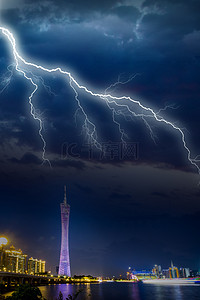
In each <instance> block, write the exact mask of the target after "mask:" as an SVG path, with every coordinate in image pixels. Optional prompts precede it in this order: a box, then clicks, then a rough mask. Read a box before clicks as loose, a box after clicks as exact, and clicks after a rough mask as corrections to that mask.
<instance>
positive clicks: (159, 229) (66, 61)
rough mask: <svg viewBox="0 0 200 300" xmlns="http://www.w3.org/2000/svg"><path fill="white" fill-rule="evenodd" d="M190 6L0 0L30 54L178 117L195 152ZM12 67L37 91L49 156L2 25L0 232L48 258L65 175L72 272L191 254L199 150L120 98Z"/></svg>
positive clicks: (189, 261)
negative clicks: (113, 97)
mask: <svg viewBox="0 0 200 300" xmlns="http://www.w3.org/2000/svg"><path fill="white" fill-rule="evenodd" d="M199 10H200V5H199V1H197V0H191V1H183V0H182V1H180V0H173V1H172V0H171V1H169V0H168V1H159V0H146V1H142V0H141V1H140V0H137V1H134V0H127V1H125V0H124V1H114V0H109V1H104V0H103V1H99V0H98V1H97V0H94V1H89V0H87V1H80V0H76V1H64V0H58V1H55V0H46V1H38V0H36V1H32V0H18V1H11V0H9V1H4V0H3V1H1V6H0V20H1V26H2V27H5V28H8V29H9V30H10V31H11V32H12V33H13V34H14V35H15V38H16V43H17V50H18V51H19V53H20V55H21V56H23V57H24V58H25V59H26V60H27V61H29V62H32V63H35V64H38V65H39V64H40V65H42V66H44V67H46V68H49V69H51V68H56V67H61V68H62V70H64V71H66V72H70V73H71V74H72V76H73V78H75V80H76V81H77V82H78V83H79V84H80V85H82V86H86V87H87V88H88V89H89V90H90V91H92V92H93V93H98V94H102V95H104V94H111V95H113V96H115V97H122V96H127V97H128V96H129V97H131V99H134V100H136V101H140V103H141V104H142V105H143V106H145V107H149V108H151V109H153V110H154V112H155V113H156V114H157V116H158V118H159V119H161V118H164V119H165V120H167V121H168V122H172V123H173V124H174V126H176V127H177V128H180V129H181V130H182V132H183V133H184V137H185V141H186V145H187V147H188V149H189V150H190V151H191V158H195V157H197V156H198V155H199V154H200V141H199V108H200V104H199V103H200V102H199V98H200V85H199V78H200V74H199V73H200V71H199V70H200V68H199V66H200V55H199V53H200V52H199V51H200V21H199ZM20 68H21V69H22V70H23V71H25V72H26V74H27V76H28V77H29V78H32V80H33V82H35V83H36V84H37V85H38V90H37V92H36V93H35V94H34V95H33V98H32V103H33V106H34V110H33V113H34V114H35V117H37V118H40V120H41V121H42V131H41V133H42V136H43V138H44V140H45V143H46V149H45V159H46V160H45V161H43V158H42V157H43V154H44V153H43V146H44V143H43V141H42V139H41V137H40V135H39V122H38V121H37V120H34V118H33V116H32V115H31V106H30V103H29V96H30V95H31V93H32V92H33V90H34V87H33V85H32V84H31V83H30V81H29V80H27V79H26V78H24V77H23V75H22V74H20V73H19V72H17V71H16V70H15V61H14V58H13V54H12V51H11V47H10V43H9V41H8V39H7V38H6V37H5V35H3V33H2V32H0V78H1V81H0V139H1V144H0V183H1V185H0V199H1V209H0V233H1V234H2V235H6V236H7V237H8V238H9V240H10V244H14V245H15V246H16V247H19V248H22V249H23V251H24V252H26V253H28V254H29V255H32V256H34V257H38V258H42V259H45V260H46V261H47V266H48V268H49V269H51V270H52V272H55V267H56V266H57V265H58V260H59V248H60V230H61V228H60V207H59V204H60V202H61V201H62V200H63V186H64V184H66V185H67V196H68V201H69V203H70V205H71V215H70V256H71V268H72V273H73V274H83V273H84V274H86V273H87V274H88V273H90V274H93V275H98V274H103V275H118V274H121V273H125V272H126V270H127V268H128V267H129V266H132V267H133V268H136V269H140V268H143V269H144V268H146V269H148V268H151V267H152V265H153V264H161V265H162V266H163V267H167V266H169V264H170V261H171V260H173V262H174V264H175V265H177V266H180V267H181V266H186V267H191V268H194V269H198V268H200V256H199V250H198V249H199V246H200V241H199V233H198V227H199V217H200V204H199V197H200V191H199V186H198V183H199V181H200V177H199V175H198V163H197V167H195V166H194V165H192V164H191V162H190V161H189V160H188V152H187V151H186V149H185V148H184V147H183V142H182V136H181V134H180V131H178V130H176V129H173V128H172V126H170V125H167V124H165V123H164V122H158V121H156V120H155V118H153V115H152V114H151V112H150V111H146V110H144V109H142V108H141V107H140V106H139V105H138V104H137V103H133V102H131V101H129V100H128V99H121V100H116V101H115V102H113V101H112V99H111V98H109V97H107V98H106V97H95V96H92V95H91V94H88V93H87V92H85V91H84V90H83V89H80V88H78V87H77V86H76V85H75V83H73V82H70V78H69V76H67V75H66V76H63V75H61V74H59V72H54V73H47V72H44V71H41V70H38V69H36V68H34V67H27V66H25V65H24V64H23V63H20ZM94 130H95V132H94ZM125 143H126V144H125ZM95 145H96V146H95ZM125 145H126V146H125ZM197 158H198V157H197ZM47 160H48V161H49V162H50V164H51V167H50V164H49V163H48V161H47Z"/></svg>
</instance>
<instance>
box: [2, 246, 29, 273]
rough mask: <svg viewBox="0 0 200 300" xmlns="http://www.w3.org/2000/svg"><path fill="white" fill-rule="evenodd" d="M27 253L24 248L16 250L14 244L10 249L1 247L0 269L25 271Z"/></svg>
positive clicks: (17, 271) (15, 271)
mask: <svg viewBox="0 0 200 300" xmlns="http://www.w3.org/2000/svg"><path fill="white" fill-rule="evenodd" d="M26 259H27V255H26V254H23V253H22V250H21V249H19V250H16V249H15V247H14V246H11V247H10V249H5V248H3V247H2V248H1V251H0V270H1V271H4V272H14V273H25V272H26Z"/></svg>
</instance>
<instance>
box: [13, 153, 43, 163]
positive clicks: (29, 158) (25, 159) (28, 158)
mask: <svg viewBox="0 0 200 300" xmlns="http://www.w3.org/2000/svg"><path fill="white" fill-rule="evenodd" d="M9 161H11V162H13V163H16V164H22V165H23V164H25V165H27V164H34V165H41V164H42V160H41V159H39V158H38V157H37V156H36V155H34V154H32V153H29V152H28V153H25V154H24V155H23V156H22V158H21V159H17V158H11V159H9Z"/></svg>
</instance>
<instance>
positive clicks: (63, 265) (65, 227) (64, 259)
mask: <svg viewBox="0 0 200 300" xmlns="http://www.w3.org/2000/svg"><path fill="white" fill-rule="evenodd" d="M60 209H61V224H62V236H61V249H60V263H59V270H58V274H59V275H62V276H69V277H71V271H70V260H69V214H70V205H69V204H68V203H67V198H66V186H65V188H64V202H63V203H61V204H60Z"/></svg>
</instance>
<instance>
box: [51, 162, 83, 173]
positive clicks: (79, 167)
mask: <svg viewBox="0 0 200 300" xmlns="http://www.w3.org/2000/svg"><path fill="white" fill-rule="evenodd" d="M52 165H53V166H54V167H61V168H69V167H70V168H74V169H77V170H80V171H83V170H84V169H85V168H86V164H85V163H84V162H83V161H80V160H71V159H68V160H58V161H52Z"/></svg>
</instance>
